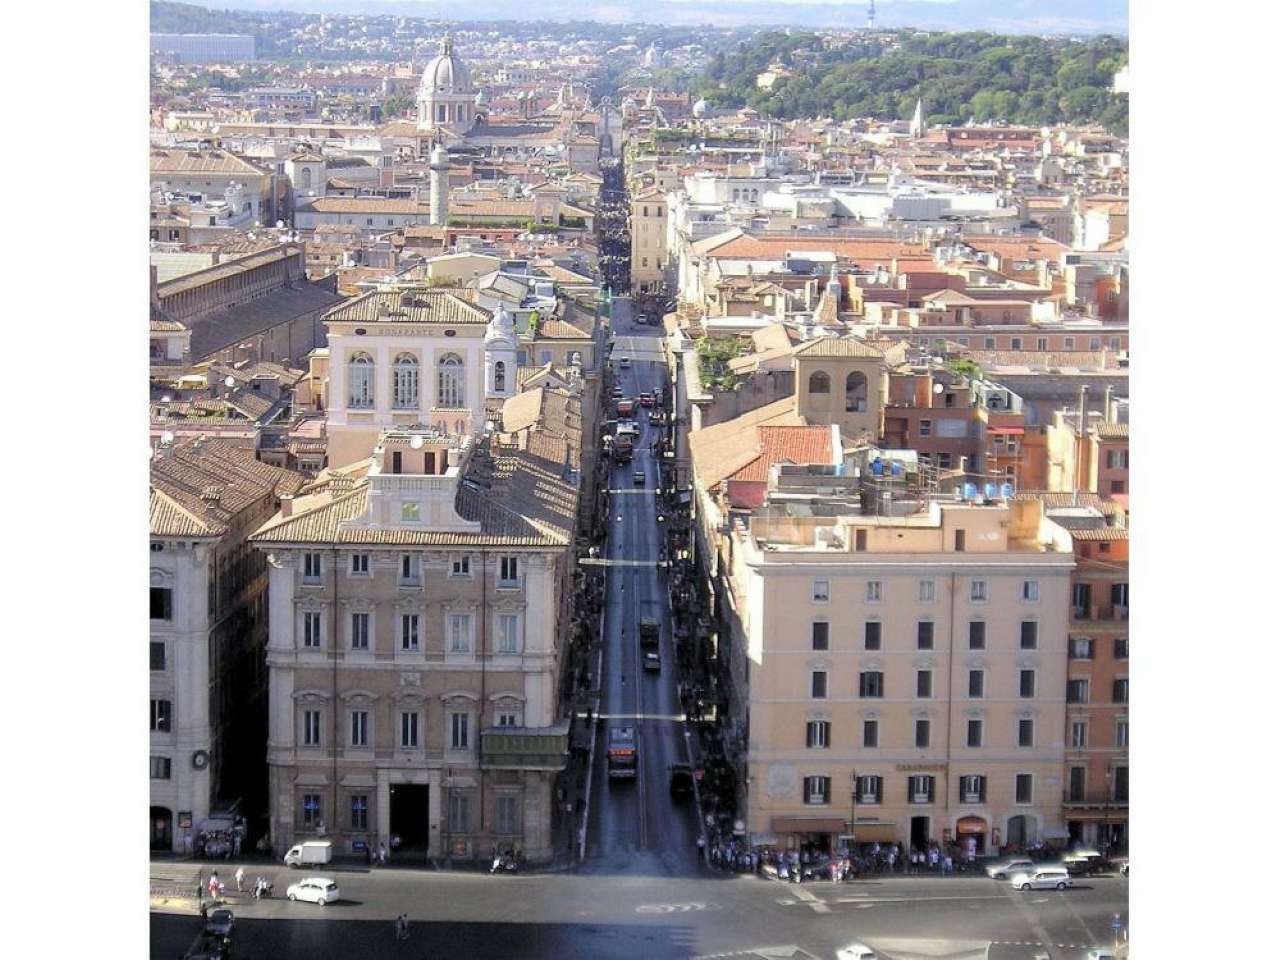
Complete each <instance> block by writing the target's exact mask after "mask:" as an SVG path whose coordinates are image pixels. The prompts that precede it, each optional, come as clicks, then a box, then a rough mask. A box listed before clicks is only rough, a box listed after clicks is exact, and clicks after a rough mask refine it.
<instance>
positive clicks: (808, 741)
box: [695, 427, 1074, 854]
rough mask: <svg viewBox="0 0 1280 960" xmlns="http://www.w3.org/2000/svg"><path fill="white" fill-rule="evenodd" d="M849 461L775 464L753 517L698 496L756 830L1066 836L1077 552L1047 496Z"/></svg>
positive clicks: (915, 842) (832, 840)
mask: <svg viewBox="0 0 1280 960" xmlns="http://www.w3.org/2000/svg"><path fill="white" fill-rule="evenodd" d="M776 429H778V430H783V429H788V428H781V427H780V428H776ZM789 429H793V430H805V429H812V428H806V427H794V428H789ZM695 456H696V455H695ZM791 459H794V457H793V458H791ZM833 459H835V460H836V461H837V462H838V463H839V465H837V466H823V465H815V466H805V465H794V464H779V463H774V464H773V465H772V466H771V467H770V471H769V480H768V493H767V495H766V499H765V503H764V505H763V506H760V507H758V508H756V509H755V510H754V511H752V512H751V513H746V512H744V511H725V512H721V508H722V507H724V506H727V504H725V503H724V502H723V501H720V502H717V498H715V497H712V496H708V494H707V492H706V491H705V490H699V491H698V494H699V503H698V508H699V512H700V513H701V514H702V517H703V522H702V539H703V550H704V552H710V553H711V554H712V556H711V557H710V558H709V565H710V567H711V568H712V569H713V571H715V572H716V574H718V578H719V583H718V584H717V587H718V589H717V606H718V607H719V608H720V616H721V623H722V625H723V627H722V629H723V630H724V631H725V633H727V636H726V635H724V634H722V635H721V638H720V646H721V648H722V649H724V650H725V651H726V655H727V656H728V657H730V658H733V659H734V660H735V661H737V662H736V663H734V664H733V665H732V670H731V673H732V676H733V682H734V690H733V692H732V698H731V707H730V710H731V715H732V726H733V727H734V728H735V729H737V730H738V731H739V732H740V734H741V745H742V751H741V754H740V775H741V776H742V777H743V780H744V787H743V790H742V792H743V793H744V795H745V806H744V809H745V820H746V828H747V830H748V832H749V833H750V834H751V835H752V836H753V837H754V838H755V840H756V841H757V842H761V843H777V844H779V845H783V846H787V845H794V844H799V843H812V844H816V845H818V846H823V847H836V846H838V845H840V844H842V843H844V842H846V841H847V840H848V838H849V836H850V835H852V837H853V839H854V842H856V843H864V842H871V841H878V842H892V841H897V842H901V843H902V844H903V845H904V847H907V846H917V847H923V846H924V845H925V844H926V843H928V842H939V843H945V842H947V841H949V840H955V839H961V840H964V839H970V838H971V839H973V841H974V845H975V848H976V852H977V853H979V854H981V853H984V852H988V851H989V850H991V849H992V848H994V847H997V846H999V845H1002V844H1008V843H1013V844H1019V843H1026V842H1031V841H1034V840H1036V839H1039V838H1043V837H1046V836H1056V835H1062V818H1061V809H1062V802H1061V801H1062V763H1063V756H1064V745H1063V730H1064V710H1065V706H1064V699H1065V687H1066V644H1067V609H1068V606H1067V598H1068V595H1069V587H1070V574H1071V571H1072V569H1073V566H1074V559H1073V556H1072V549H1071V544H1070V540H1069V537H1068V536H1066V534H1065V532H1064V531H1063V530H1061V528H1059V527H1058V526H1057V525H1056V524H1053V523H1049V522H1047V521H1046V520H1045V519H1044V517H1043V513H1042V508H1041V506H1040V505H1039V503H1038V502H1036V501H1030V502H1023V501H1017V500H994V501H989V502H988V501H982V500H970V501H968V502H964V501H958V500H956V499H953V498H952V497H950V496H942V495H939V494H937V493H936V492H932V493H929V492H923V491H922V490H921V489H920V488H916V489H915V490H913V491H908V490H907V489H906V488H907V486H909V484H908V482H907V480H906V479H905V473H904V474H902V475H900V476H903V477H904V479H902V480H901V481H900V482H896V481H894V480H893V479H892V477H893V476H894V474H893V473H892V468H891V467H890V466H889V464H888V463H887V462H883V463H882V466H883V467H884V469H885V475H884V476H885V477H886V478H888V479H884V480H883V481H882V480H881V479H880V478H879V477H875V479H873V474H872V472H871V467H870V463H869V462H868V460H867V459H859V457H858V456H851V455H850V454H849V453H848V452H845V455H844V457H843V458H841V457H839V456H837V457H835V458H833ZM858 473H861V474H862V476H861V477H859V476H858V475H857V474H858ZM864 478H865V479H864ZM885 494H889V497H888V498H886V496H885Z"/></svg>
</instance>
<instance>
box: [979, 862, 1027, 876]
mask: <svg viewBox="0 0 1280 960" xmlns="http://www.w3.org/2000/svg"><path fill="white" fill-rule="evenodd" d="M1034 867H1035V864H1034V863H1032V862H1031V861H1030V860H1023V859H1019V860H997V861H996V862H995V863H989V864H987V866H986V871H987V876H988V877H990V878H991V879H992V880H1008V879H1009V878H1010V877H1011V876H1013V875H1014V874H1015V873H1026V872H1027V871H1029V870H1032V869H1033V868H1034Z"/></svg>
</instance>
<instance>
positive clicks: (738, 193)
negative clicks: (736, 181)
mask: <svg viewBox="0 0 1280 960" xmlns="http://www.w3.org/2000/svg"><path fill="white" fill-rule="evenodd" d="M741 196H742V191H741V190H739V189H738V188H737V187H734V188H733V202H734V203H737V202H738V200H739V199H740V198H741Z"/></svg>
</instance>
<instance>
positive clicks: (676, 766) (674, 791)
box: [670, 763, 693, 800]
mask: <svg viewBox="0 0 1280 960" xmlns="http://www.w3.org/2000/svg"><path fill="white" fill-rule="evenodd" d="M670 772H671V775H670V785H671V796H672V798H673V799H675V800H684V799H686V798H687V797H690V796H692V795H693V770H691V769H690V768H689V765H688V764H687V763H673V764H672V765H671V767H670Z"/></svg>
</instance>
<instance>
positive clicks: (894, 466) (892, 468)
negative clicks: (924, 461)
mask: <svg viewBox="0 0 1280 960" xmlns="http://www.w3.org/2000/svg"><path fill="white" fill-rule="evenodd" d="M889 473H890V474H891V475H892V476H895V477H900V476H902V464H901V463H899V462H898V461H897V460H895V461H893V463H891V464H889Z"/></svg>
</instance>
